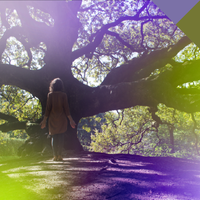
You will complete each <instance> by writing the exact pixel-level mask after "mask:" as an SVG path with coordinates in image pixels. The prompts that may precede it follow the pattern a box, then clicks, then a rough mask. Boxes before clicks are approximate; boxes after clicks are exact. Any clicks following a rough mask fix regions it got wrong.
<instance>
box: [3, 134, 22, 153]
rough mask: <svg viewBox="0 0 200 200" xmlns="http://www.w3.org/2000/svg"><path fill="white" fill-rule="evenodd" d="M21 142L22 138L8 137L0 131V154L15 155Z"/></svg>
mask: <svg viewBox="0 0 200 200" xmlns="http://www.w3.org/2000/svg"><path fill="white" fill-rule="evenodd" d="M23 143H24V140H22V139H16V138H10V137H9V135H8V134H6V133H0V156H16V155H17V150H18V148H19V147H20V146H21V145H22V144H23Z"/></svg>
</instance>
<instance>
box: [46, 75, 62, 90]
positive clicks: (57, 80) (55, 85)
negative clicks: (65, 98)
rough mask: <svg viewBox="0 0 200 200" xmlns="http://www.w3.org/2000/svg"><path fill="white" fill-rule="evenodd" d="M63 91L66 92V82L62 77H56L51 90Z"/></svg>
mask: <svg viewBox="0 0 200 200" xmlns="http://www.w3.org/2000/svg"><path fill="white" fill-rule="evenodd" d="M55 91H61V92H64V84H63V82H62V80H61V79H60V78H55V79H53V80H52V81H51V83H50V85H49V92H55Z"/></svg>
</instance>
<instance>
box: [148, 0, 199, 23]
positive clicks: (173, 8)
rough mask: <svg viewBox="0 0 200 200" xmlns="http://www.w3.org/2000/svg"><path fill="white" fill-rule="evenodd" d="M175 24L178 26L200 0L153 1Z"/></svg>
mask: <svg viewBox="0 0 200 200" xmlns="http://www.w3.org/2000/svg"><path fill="white" fill-rule="evenodd" d="M152 1H153V2H154V3H155V4H156V5H157V6H158V7H159V8H160V9H161V10H162V11H163V12H164V13H165V14H166V15H167V16H168V17H169V18H170V19H171V20H172V21H173V22H174V23H175V24H177V23H178V22H179V21H180V20H181V19H182V18H183V17H184V16H185V15H186V14H187V13H188V12H189V11H190V10H191V9H192V8H193V7H194V6H195V5H196V4H197V3H198V2H199V0H152Z"/></svg>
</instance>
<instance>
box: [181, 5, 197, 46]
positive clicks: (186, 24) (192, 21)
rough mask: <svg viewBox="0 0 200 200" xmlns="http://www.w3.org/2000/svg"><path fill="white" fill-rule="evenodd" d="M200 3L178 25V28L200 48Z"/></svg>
mask: <svg viewBox="0 0 200 200" xmlns="http://www.w3.org/2000/svg"><path fill="white" fill-rule="evenodd" d="M199 19H200V2H198V3H197V4H196V5H195V6H194V7H193V8H192V9H191V10H190V11H189V12H188V13H187V14H186V15H185V16H184V17H183V18H182V19H181V20H180V21H179V22H178V23H177V26H178V27H179V28H180V29H181V30H182V31H183V32H184V33H185V34H186V35H187V36H188V37H189V38H190V39H191V40H192V41H193V42H194V43H195V44H196V45H197V46H198V47H200V37H199V35H200V26H199V24H198V20H199Z"/></svg>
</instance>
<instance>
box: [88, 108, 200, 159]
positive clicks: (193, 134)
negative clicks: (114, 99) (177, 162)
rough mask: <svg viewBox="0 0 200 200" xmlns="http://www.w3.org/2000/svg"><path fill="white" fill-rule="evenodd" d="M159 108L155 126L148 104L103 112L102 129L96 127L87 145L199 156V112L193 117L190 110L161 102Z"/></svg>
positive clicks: (99, 148) (114, 150) (148, 153)
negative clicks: (177, 108)
mask: <svg viewBox="0 0 200 200" xmlns="http://www.w3.org/2000/svg"><path fill="white" fill-rule="evenodd" d="M158 108H159V109H158V111H157V115H158V116H159V118H160V119H161V121H162V124H160V125H159V127H158V128H157V127H156V126H155V125H156V122H155V121H154V120H153V119H152V117H151V114H150V113H149V110H148V108H147V107H134V108H131V109H125V110H122V111H118V113H116V112H109V113H106V114H105V118H106V122H105V123H104V124H103V125H102V131H99V130H96V131H95V134H94V135H92V136H91V139H92V142H91V146H90V149H91V150H92V151H99V152H104V153H128V154H138V155H145V156H176V157H186V158H194V157H198V156H199V148H200V144H199V140H198V138H199V137H200V130H199V127H198V126H195V125H196V124H198V123H199V120H200V118H199V117H200V116H199V113H195V115H194V116H195V118H194V119H193V118H192V116H191V114H188V113H184V112H180V111H178V110H175V109H173V108H168V107H166V106H165V105H162V104H160V105H159V107H158ZM194 120H195V121H194ZM170 130H173V132H172V137H173V142H172V141H171V140H172V139H171V138H170ZM172 149H173V150H174V151H173V152H172Z"/></svg>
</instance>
